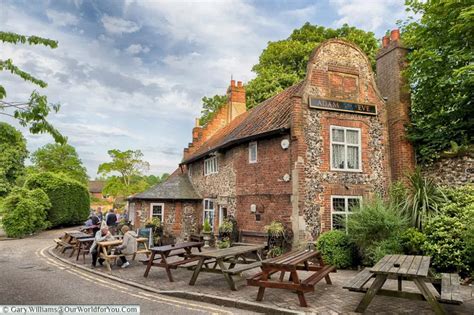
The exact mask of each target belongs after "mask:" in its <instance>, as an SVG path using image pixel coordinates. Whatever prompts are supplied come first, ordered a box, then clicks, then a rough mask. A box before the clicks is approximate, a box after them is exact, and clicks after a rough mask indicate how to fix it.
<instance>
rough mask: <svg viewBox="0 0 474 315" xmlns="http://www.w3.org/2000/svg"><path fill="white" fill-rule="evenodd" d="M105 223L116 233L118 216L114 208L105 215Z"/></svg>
mask: <svg viewBox="0 0 474 315" xmlns="http://www.w3.org/2000/svg"><path fill="white" fill-rule="evenodd" d="M105 223H107V226H108V227H109V228H110V232H111V233H112V234H115V233H116V231H115V229H116V226H117V216H116V215H115V211H114V209H110V211H109V213H107V215H106V216H105Z"/></svg>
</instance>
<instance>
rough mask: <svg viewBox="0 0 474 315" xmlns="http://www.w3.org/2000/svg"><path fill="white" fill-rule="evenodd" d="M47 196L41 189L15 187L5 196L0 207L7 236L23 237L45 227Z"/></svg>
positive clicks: (49, 205)
mask: <svg viewBox="0 0 474 315" xmlns="http://www.w3.org/2000/svg"><path fill="white" fill-rule="evenodd" d="M50 207H51V203H50V201H49V198H48V196H47V195H46V194H45V193H44V191H42V190H41V189H34V190H27V189H21V188H16V189H14V190H13V191H12V192H11V193H10V194H9V195H8V197H6V198H5V200H4V201H3V204H2V207H1V213H2V215H3V218H2V225H3V229H4V230H5V232H6V233H7V235H8V237H23V236H25V235H28V234H31V233H35V232H37V231H41V230H44V229H46V228H47V227H48V226H49V224H48V222H47V221H46V217H47V209H48V208H50Z"/></svg>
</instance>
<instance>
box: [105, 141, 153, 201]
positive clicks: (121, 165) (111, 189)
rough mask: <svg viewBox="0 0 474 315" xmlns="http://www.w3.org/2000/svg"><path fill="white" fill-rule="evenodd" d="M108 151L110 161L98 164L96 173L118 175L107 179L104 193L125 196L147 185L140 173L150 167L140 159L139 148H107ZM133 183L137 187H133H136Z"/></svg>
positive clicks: (141, 155)
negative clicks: (123, 149)
mask: <svg viewBox="0 0 474 315" xmlns="http://www.w3.org/2000/svg"><path fill="white" fill-rule="evenodd" d="M108 153H109V155H110V157H111V158H112V162H106V163H102V164H100V165H99V169H98V171H97V173H98V174H99V175H104V176H107V175H109V174H113V173H119V174H120V176H111V177H109V178H108V179H107V182H106V184H105V187H104V191H105V192H106V193H108V194H110V195H112V196H126V195H128V194H130V193H133V192H137V191H141V190H137V191H134V190H135V189H142V187H144V186H146V185H147V183H146V181H145V180H144V179H143V178H141V175H142V172H143V171H145V170H148V169H149V168H150V165H149V163H148V162H145V161H143V160H142V157H143V153H142V152H141V151H140V150H135V151H133V150H127V151H120V150H109V151H108ZM137 178H139V180H137ZM140 182H143V183H144V184H143V183H140ZM137 183H138V184H137ZM135 185H138V187H137V188H134V187H136V186H135ZM132 188H133V189H132ZM145 189H146V188H145Z"/></svg>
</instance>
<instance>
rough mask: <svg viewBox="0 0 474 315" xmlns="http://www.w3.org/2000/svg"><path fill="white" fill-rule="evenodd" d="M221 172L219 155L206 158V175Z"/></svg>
mask: <svg viewBox="0 0 474 315" xmlns="http://www.w3.org/2000/svg"><path fill="white" fill-rule="evenodd" d="M217 172H219V166H218V165H217V156H213V157H210V158H208V159H205V160H204V175H210V174H216V173H217Z"/></svg>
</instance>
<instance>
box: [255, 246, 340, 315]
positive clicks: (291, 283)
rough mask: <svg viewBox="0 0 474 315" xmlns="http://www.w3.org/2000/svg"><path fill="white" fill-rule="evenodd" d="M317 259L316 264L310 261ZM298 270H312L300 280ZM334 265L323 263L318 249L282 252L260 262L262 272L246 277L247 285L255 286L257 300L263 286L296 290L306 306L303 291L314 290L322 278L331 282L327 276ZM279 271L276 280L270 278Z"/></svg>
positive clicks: (302, 304)
mask: <svg viewBox="0 0 474 315" xmlns="http://www.w3.org/2000/svg"><path fill="white" fill-rule="evenodd" d="M311 260H317V262H318V263H317V264H315V263H314V262H311ZM298 270H305V271H310V272H313V273H311V275H310V276H309V277H308V278H306V279H304V280H300V279H299V276H298V272H297V271H298ZM335 271H336V267H334V266H329V265H325V264H324V261H323V259H322V256H321V253H320V252H319V251H315V250H310V249H302V250H295V251H291V252H288V253H286V254H283V255H281V256H278V257H275V258H270V259H267V260H264V261H263V262H262V272H260V273H258V274H256V275H254V276H253V277H251V278H248V279H247V285H251V286H257V287H259V289H258V294H257V301H261V300H263V295H264V293H265V288H276V289H287V290H292V291H296V293H297V294H298V299H299V302H300V305H301V306H303V307H306V306H308V304H307V303H306V298H305V296H304V293H305V292H309V291H314V286H315V285H316V283H318V282H319V281H320V280H322V279H323V278H325V279H326V283H327V284H332V282H331V278H330V277H329V273H330V272H335ZM278 272H280V277H279V279H278V280H272V279H270V277H271V275H272V274H274V273H278ZM286 272H289V274H290V276H289V278H288V281H285V273H286Z"/></svg>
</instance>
